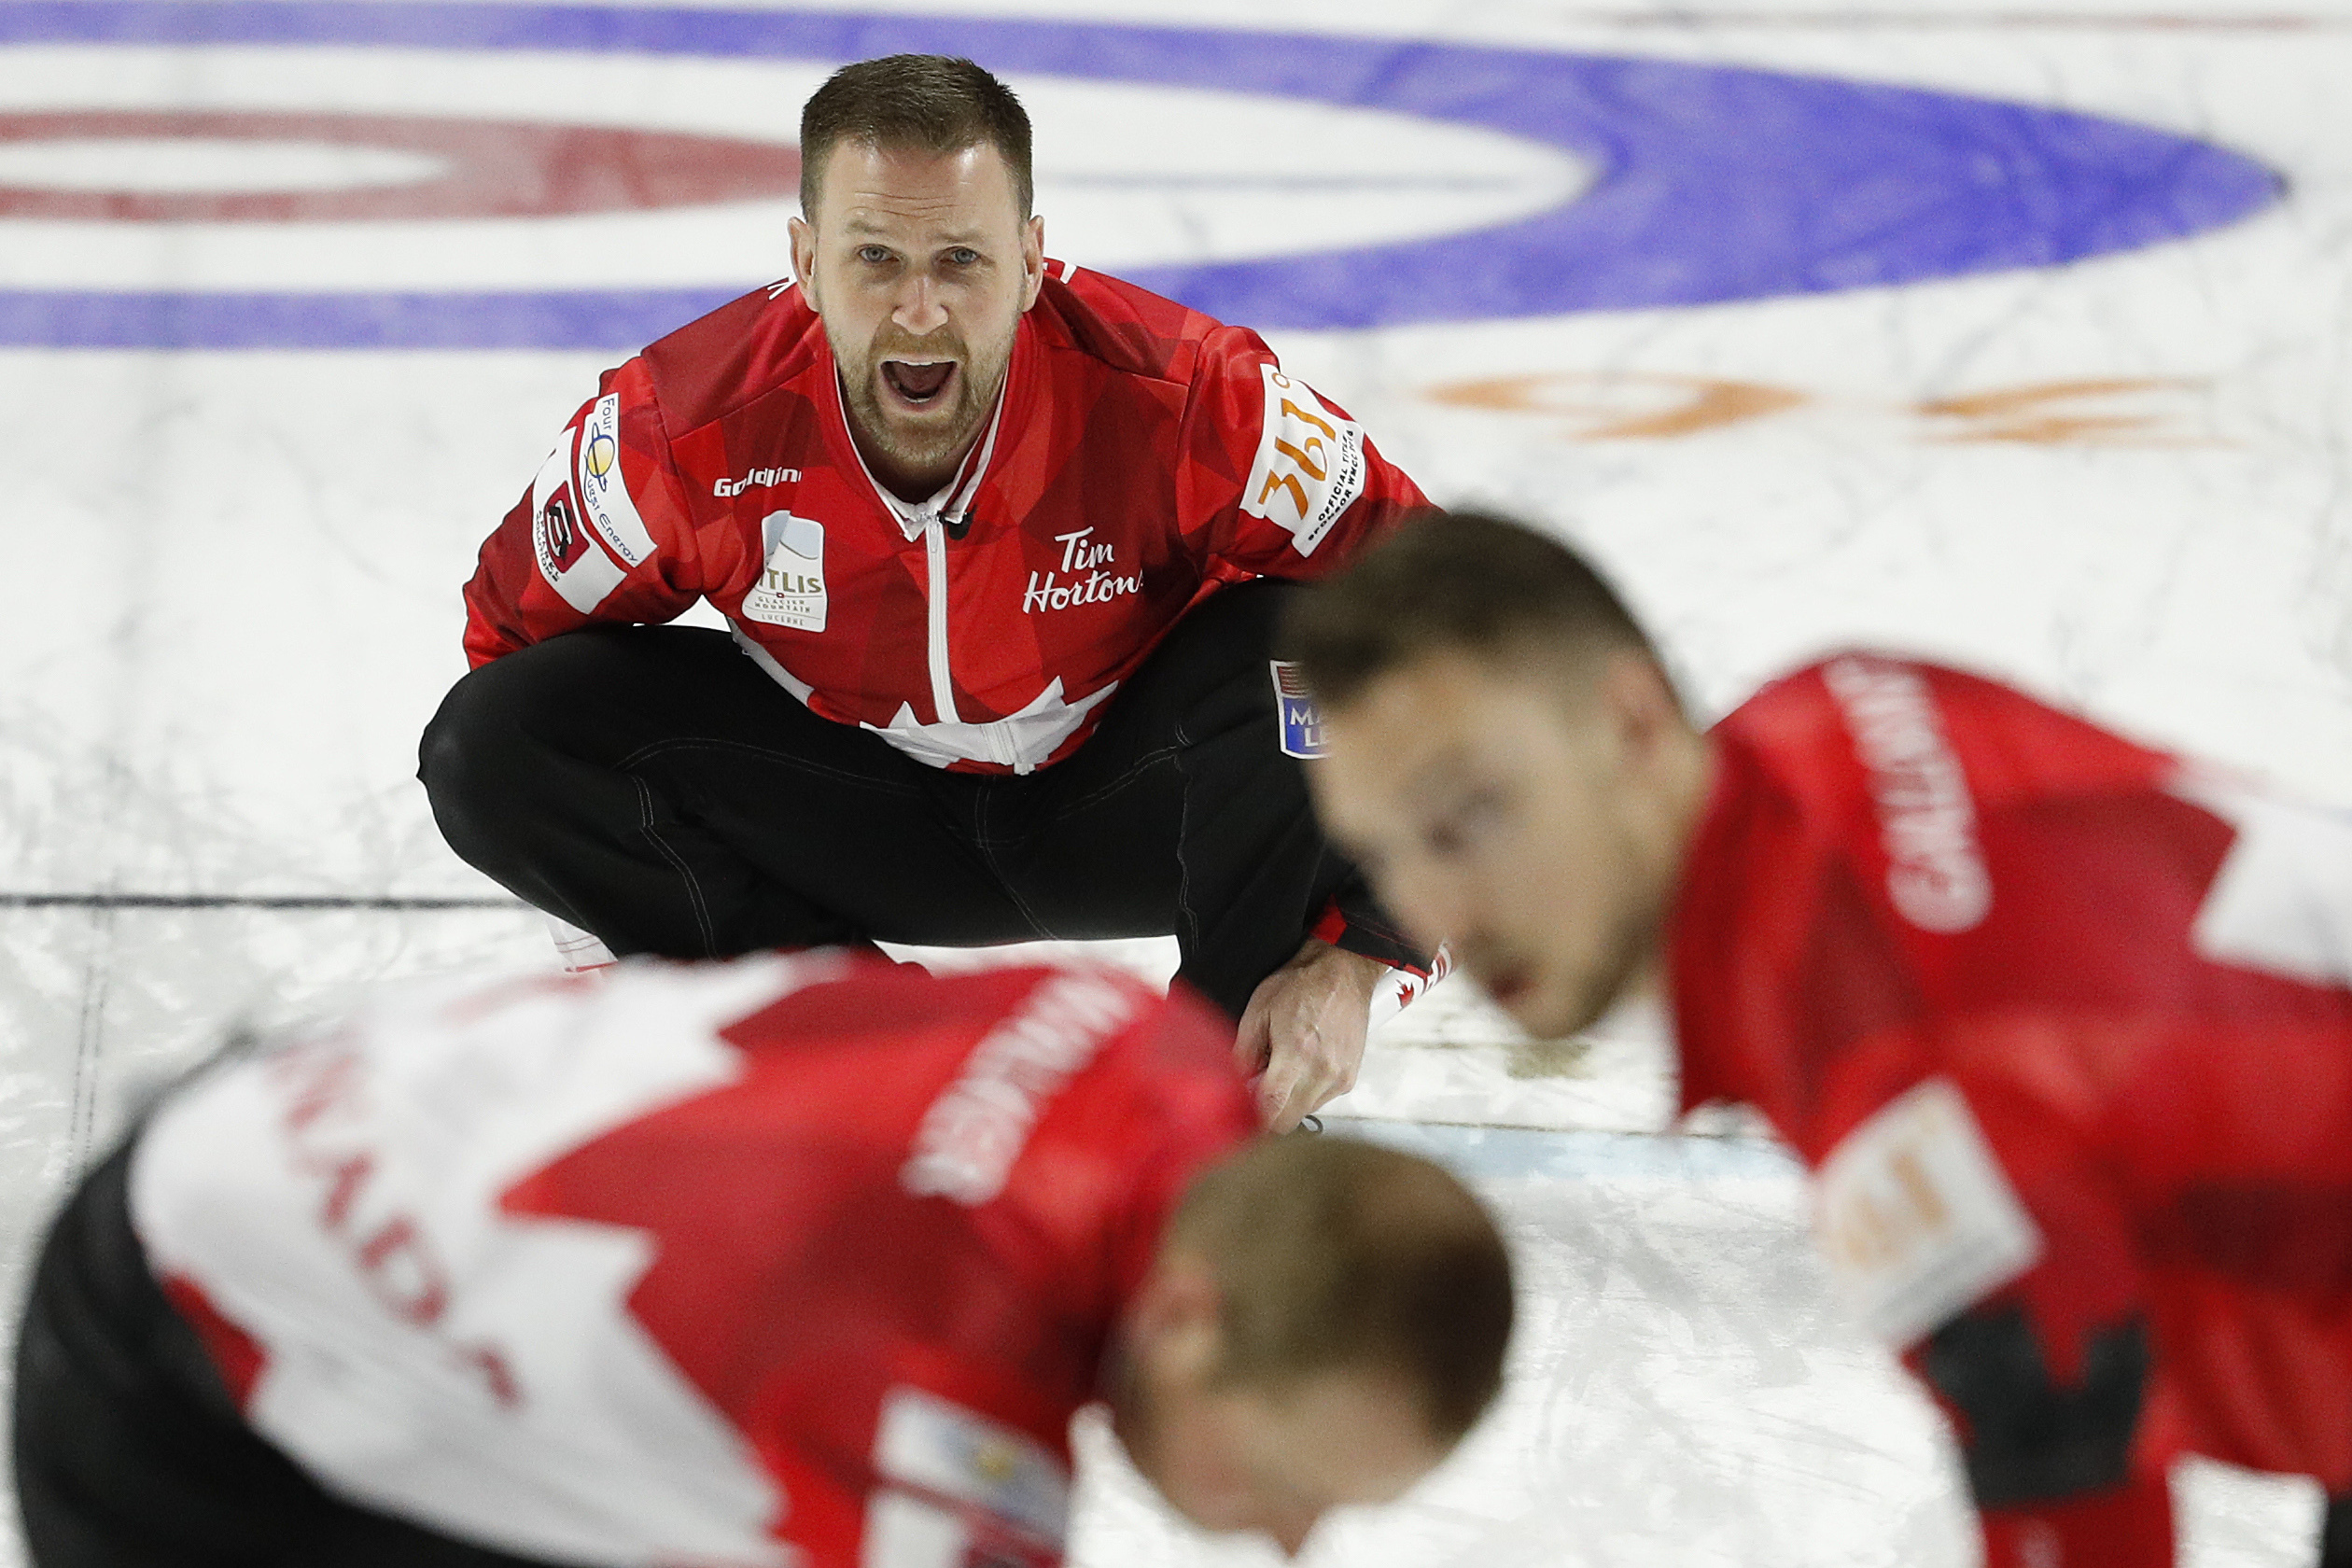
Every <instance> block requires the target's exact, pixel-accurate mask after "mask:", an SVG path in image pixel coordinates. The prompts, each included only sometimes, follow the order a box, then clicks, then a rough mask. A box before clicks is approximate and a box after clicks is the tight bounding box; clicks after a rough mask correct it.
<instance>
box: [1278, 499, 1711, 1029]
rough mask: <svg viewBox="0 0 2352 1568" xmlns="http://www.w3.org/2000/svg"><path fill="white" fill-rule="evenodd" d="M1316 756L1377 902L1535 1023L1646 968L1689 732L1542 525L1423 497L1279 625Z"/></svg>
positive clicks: (1689, 820) (1674, 852)
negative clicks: (1311, 724) (1306, 698)
mask: <svg viewBox="0 0 2352 1568" xmlns="http://www.w3.org/2000/svg"><path fill="white" fill-rule="evenodd" d="M1285 637H1286V639H1287V642H1288V645H1289V647H1288V651H1289V653H1290V656H1291V657H1293V658H1295V660H1297V661H1298V663H1299V665H1300V668H1301V673H1302V674H1303V675H1304V676H1305V678H1306V679H1307V683H1308V685H1309V687H1310V688H1311V689H1312V690H1313V691H1314V693H1315V694H1316V697H1317V700H1318V702H1319V703H1320V705H1321V707H1322V710H1323V735H1324V741H1325V745H1326V748H1327V749H1326V754H1325V756H1324V758H1323V761H1322V762H1320V763H1315V764H1312V765H1310V766H1309V769H1308V773H1309V782H1310V787H1311V788H1312V790H1313V791H1314V795H1315V801H1316V805H1317V807H1318V808H1319V810H1320V811H1321V812H1322V814H1323V819H1324V822H1325V824H1326V825H1327V826H1328V827H1329V829H1330V830H1331V833H1332V835H1333V837H1334V838H1335V840H1336V841H1337V842H1338V843H1339V844H1340V845H1341V846H1342V847H1345V848H1346V849H1348V850H1349V851H1350V852H1351V853H1352V854H1353V855H1355V856H1356V857H1357V859H1358V860H1359V861H1360V862H1361V863H1362V864H1363V866H1364V867H1365V870H1366V871H1367V872H1368V873H1369V874H1370V875H1371V877H1372V879H1373V881H1374V883H1375V885H1376V887H1377V888H1378V889H1379V894H1380V897H1381V899H1382V900H1383V902H1384V903H1387V905H1388V906H1389V908H1391V909H1392V910H1393V911H1394V912H1395V913H1396V915H1397V916H1398V917H1400V918H1401V919H1403V920H1404V921H1405V922H1406V923H1407V925H1408V926H1410V927H1411V928H1412V929H1413V930H1414V931H1416V932H1417V933H1418V934H1419V935H1420V936H1421V939H1422V940H1424V941H1428V942H1432V943H1435V942H1437V941H1446V942H1449V943H1450V944H1451V945H1452V947H1453V951H1454V954H1455V957H1456V958H1457V959H1460V960H1461V961H1462V963H1463V966H1464V967H1466V968H1467V969H1468V970H1469V971H1470V972H1471V973H1473V974H1474V975H1476V976H1477V979H1478V981H1479V983H1480V984H1481V985H1483V986H1484V987H1486V988H1487V990H1488V991H1489V992H1490V993H1491V995H1492V996H1493V997H1494V999H1495V1001H1497V1002H1499V1003H1500V1004H1501V1005H1502V1006H1503V1007H1504V1008H1505V1009H1506V1010H1507V1011H1508V1012H1510V1013H1511V1014H1512V1015H1513V1016H1515V1017H1516V1018H1518V1019H1519V1022H1520V1023H1521V1024H1523V1025H1525V1026H1526V1027H1527V1028H1528V1029H1531V1030H1532V1031H1533V1032H1535V1033H1538V1034H1547V1035H1561V1034H1568V1033H1573V1032H1574V1031H1575V1030H1576V1029H1582V1028H1584V1027H1585V1026H1586V1025H1587V1024H1589V1023H1590V1022H1591V1021H1592V1020H1593V1019H1594V1018H1596V1017H1598V1016H1599V1015H1601V1014H1602V1013H1603V1012H1604V1011H1606V1010H1607V1009H1608V1008H1609V1007H1610V1006H1611V1005H1612V1004H1613V1003H1615V1002H1616V1001H1617V1000H1618V999H1619V998H1620V997H1621V996H1622V995H1623V994H1624V993H1625V991H1626V990H1627V989H1628V988H1629V987H1630V986H1631V984H1632V983H1633V982H1634V981H1635V980H1637V979H1639V978H1641V977H1643V976H1644V975H1645V973H1646V972H1647V971H1648V969H1649V968H1650V966H1651V964H1652V963H1653V961H1654V959H1655V958H1656V955H1657V952H1658V949H1659V942H1660V939H1661V936H1662V931H1663V925H1664V920H1665V916H1666V912H1667V909H1668V907H1669V905H1670V903H1671V902H1672V899H1673V884H1674V878H1675V875H1676V874H1677V872H1678V870H1679V867H1680V864H1681V859H1682V851H1683V845H1684V841H1685V839H1686V838H1687V836H1688V833H1689V831H1690V828H1691V825H1692V824H1693V822H1694V821H1695V820H1696V819H1697V816H1698V814H1699V811H1700V809H1701V806H1702V805H1703V804H1704V800H1705V794H1706V790H1707V785H1708V780H1709V778H1710V777H1711V760H1710V750H1709V747H1708V743H1707V741H1706V740H1705V738H1704V737H1703V736H1701V735H1700V734H1699V733H1698V732H1697V731H1696V730H1694V729H1693V728H1692V726H1691V724H1690V722H1689V721H1688V720H1687V718H1686V717H1685V715H1684V713H1683V710H1682V707H1681V705H1680V703H1679V702H1678V700H1677V699H1676V697H1675V694H1674V690H1673V683H1672V681H1670V680H1669V679H1668V678H1667V675H1666V672H1665V670H1664V668H1663V666H1662V665H1661V664H1660V662H1659V657H1658V654H1657V651H1656V650H1655V649H1654V648H1653V647H1652V646H1651V644H1650V641H1649V639H1648V637H1646V636H1645V635H1644V633H1643V631H1642V628H1641V626H1640V625H1639V624H1638V623H1636V622H1635V621H1634V619H1633V617H1632V615H1631V612H1629V611H1628V610H1627V609H1626V608H1625V604H1624V601H1622V600H1621V599H1619V598H1618V597H1617V594H1616V593H1615V591H1613V590H1612V589H1611V588H1610V587H1609V585H1608V583H1607V582H1605V581H1603V579H1602V578H1601V577H1600V575H1599V574H1598V573H1596V572H1595V571H1594V570H1593V569H1592V567H1590V566H1589V565H1587V564H1586V562H1585V561H1584V560H1582V559H1581V558H1580V557H1578V556H1577V555H1576V553H1575V552H1574V551H1572V550H1570V549H1568V548H1567V547H1566V546H1565V545H1563V544H1561V543H1560V542H1559V541H1558V540H1557V539H1551V538H1549V537H1547V536H1546V535H1544V534H1540V533H1538V532H1536V531H1534V530H1533V529H1531V528H1527V527H1523V526H1521V525H1518V524H1516V523H1512V522H1509V521H1506V520H1505V519H1502V518H1498V517H1492V516H1487V515H1483V514H1478V513H1472V512H1456V513H1452V514H1445V513H1432V514H1429V515H1427V516H1425V517H1423V518H1421V519H1420V520H1418V521H1416V522H1415V523H1414V524H1412V525H1409V526H1407V527H1406V528H1405V529H1403V530H1401V531H1400V532H1399V533H1397V534H1396V535H1394V536H1393V537H1392V538H1390V539H1387V540H1385V541H1383V542H1382V543H1381V544H1380V545H1379V546H1378V547H1376V548H1375V549H1373V550H1372V551H1370V552H1368V553H1366V554H1365V556H1364V557H1362V558H1361V559H1359V560H1358V561H1357V562H1356V563H1355V564H1354V565H1353V566H1351V567H1350V568H1349V569H1348V570H1346V571H1345V572H1342V573H1340V574H1339V575H1338V576H1337V577H1336V578H1334V579H1332V580H1330V581H1328V582H1327V583H1326V584H1325V585H1323V586H1322V587H1321V588H1319V589H1317V590H1316V591H1314V592H1312V593H1309V594H1307V595H1302V596H1301V599H1300V602H1298V603H1297V604H1296V605H1295V607H1294V610H1293V613H1292V615H1291V618H1290V621H1289V623H1288V625H1287V626H1286V628H1285Z"/></svg>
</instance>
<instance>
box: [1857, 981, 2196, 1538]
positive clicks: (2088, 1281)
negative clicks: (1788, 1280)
mask: <svg viewBox="0 0 2352 1568" xmlns="http://www.w3.org/2000/svg"><path fill="white" fill-rule="evenodd" d="M2027 1029H2039V1031H2040V1033H2041V1034H2044V1035H2048V1036H2051V1038H2050V1039H2048V1040H2046V1041H2043V1042H2042V1043H2046V1044H2049V1045H2050V1046H2051V1054H2052V1055H2053V1056H2056V1055H2063V1054H2064V1052H2063V1049H2062V1048H2061V1046H2060V1043H2059V1042H2058V1041H2057V1039H2056V1038H2055V1037H2056V1033H2057V1031H2056V1029H2053V1028H2051V1027H2050V1026H2048V1025H2046V1024H2039V1023H2037V1024H2023V1023H2018V1022H2016V1021H2014V1020H2009V1019H2001V1020H1992V1021H1982V1022H1974V1023H1971V1024H1968V1025H1966V1026H1961V1027H1955V1028H1950V1029H1946V1030H1944V1031H1942V1032H1943V1033H1944V1034H1946V1035H1947V1036H1948V1038H1945V1039H1943V1040H1941V1041H1940V1042H1939V1048H1935V1049H1931V1050H1929V1051H1926V1052H1923V1053H1922V1056H1923V1057H1925V1058H1926V1059H1930V1060H1939V1061H1940V1062H1942V1063H1943V1064H1944V1067H1943V1071H1938V1072H1935V1073H1932V1074H1931V1075H1930V1076H1928V1077H1927V1078H1925V1079H1924V1080H1923V1081H1921V1082H1919V1083H1917V1084H1915V1085H1913V1086H1912V1087H1911V1088H1910V1089H1909V1090H1907V1091H1906V1092H1904V1093H1902V1094H1900V1095H1897V1096H1896V1097H1895V1098H1894V1099H1890V1100H1888V1101H1887V1102H1886V1103H1885V1104H1884V1105H1883V1107H1882V1108H1881V1109H1880V1110H1879V1111H1878V1112H1877V1113H1875V1114H1873V1115H1871V1116H1869V1117H1867V1118H1865V1119H1864V1120H1863V1121H1862V1123H1861V1124H1860V1125H1859V1126H1857V1127H1855V1129H1854V1130H1853V1131H1852V1132H1851V1133H1849V1134H1848V1135H1847V1136H1846V1137H1845V1138H1844V1139H1842V1140H1841V1141H1840V1143H1839V1144H1838V1146H1837V1147H1836V1148H1835V1149H1834V1150H1833V1151H1832V1152H1831V1153H1830V1155H1829V1156H1828V1157H1827V1159H1826V1160H1825V1161H1823V1163H1822V1165H1821V1166H1820V1168H1819V1169H1818V1171H1817V1173H1816V1175H1817V1188H1816V1196H1815V1211H1816V1215H1817V1222H1818V1224H1819V1226H1820V1232H1821V1236H1820V1239H1821V1241H1822V1245H1823V1251H1824V1253H1825V1254H1826V1255H1827V1259H1828V1262H1829V1266H1830V1272H1831V1274H1832V1276H1833V1277H1835V1278H1837V1279H1838V1280H1839V1281H1840V1283H1841V1286H1843V1287H1844V1289H1843V1292H1842V1294H1844V1295H1846V1297H1847V1299H1848V1301H1849V1303H1850V1304H1851V1305H1853V1306H1855V1308H1857V1309H1859V1311H1860V1314H1861V1316H1862V1317H1863V1319H1864V1321H1865V1322H1866V1323H1869V1324H1870V1326H1872V1327H1873V1328H1874V1329H1876V1330H1877V1331H1878V1332H1880V1333H1881V1334H1882V1335H1883V1336H1884V1337H1886V1338H1888V1339H1889V1340H1891V1341H1893V1342H1894V1343H1895V1344H1896V1345H1897V1347H1898V1348H1900V1349H1901V1350H1902V1352H1903V1360H1904V1363H1905V1365H1907V1366H1908V1367H1909V1368H1910V1369H1911V1372H1912V1374H1913V1375H1914V1376H1915V1377H1917V1378H1918V1379H1919V1380H1920V1382H1921V1383H1922V1384H1923V1385H1925V1389H1926V1391H1927V1392H1928V1393H1929V1394H1931V1395H1932V1396H1933V1397H1934V1399H1935V1400H1936V1402H1937V1404H1938V1405H1939V1407H1941V1408H1942V1410H1943V1412H1944V1415H1945V1417H1946V1418H1947V1419H1948V1420H1949V1421H1951V1423H1952V1427H1953V1435H1954V1436H1955V1437H1956V1438H1957V1439H1958V1441H1959V1445H1960V1450H1961V1457H1962V1459H1963V1461H1964V1463H1965V1464H1966V1467H1967V1477H1968V1485H1969V1491H1970V1492H1971V1494H1972V1496H1973V1498H1974V1501H1975V1503H1976V1505H1977V1514H1978V1519H1979V1520H1980V1522H1981V1525H1982V1526H1983V1531H1984V1547H1985V1562H1986V1565H1987V1568H2171V1564H2172V1562H2173V1561H2174V1557H2173V1552H2174V1543H2173V1519H2172V1505H2171V1495H2170V1491H2169V1489H2168V1486H2167V1481H2166V1473H2165V1462H2166V1460H2167V1459H2168V1458H2169V1457H2170V1456H2169V1454H2168V1453H2166V1452H2165V1451H2164V1447H2165V1445H2164V1443H2163V1440H2162V1439H2161V1438H2160V1437H2157V1438H2155V1440H2153V1441H2151V1438H2152V1437H2155V1434H2154V1433H2153V1432H2152V1431H2151V1425H2150V1422H2149V1419H2148V1418H2149V1407H2150V1405H2151V1403H2152V1402H2153V1396H2154V1395H2155V1393H2156V1391H2157V1389H2158V1387H2159V1385H2160V1382H2161V1379H2162V1370H2161V1368H2160V1366H2159V1365H2158V1364H2157V1357H2156V1349H2155V1344H2154V1339H2153V1336H2152V1334H2151V1332H2150V1325H2149V1309H2148V1305H2147V1302H2146V1299H2145V1287H2144V1284H2143V1281H2142V1275H2141V1269H2140V1266H2139V1263H2138V1261H2137V1258H2136V1255H2135V1245H2134V1231H2133V1226H2132V1224H2131V1220H2130V1216H2129V1211H2128V1208H2127V1206H2126V1204H2125V1201H2124V1199H2123V1197H2122V1195H2121V1191H2120V1189H2119V1187H2118V1185H2117V1180H2118V1179H2117V1178H2116V1176H2115V1175H2114V1174H2113V1173H2112V1172H2111V1171H2110V1170H2109V1169H2107V1167H2106V1161H2105V1160H2104V1158H2103V1157H2102V1155H2100V1153H2099V1150H2100V1143H2099V1141H2098V1137H2097V1131H2096V1128H2095V1127H2093V1126H2089V1125H2084V1123H2085V1122H2086V1121H2087V1120H2088V1119H2089V1118H2087V1117H2083V1116H2079V1115H2078V1113H2077V1112H2078V1111H2079V1108H2070V1107H2066V1106H2063V1105H2060V1104H2055V1103H2053V1102H2052V1101H2051V1099H2049V1098H2046V1095H2045V1092H2044V1085H2026V1084H2021V1083H2019V1082H2018V1081H2016V1079H2015V1078H2014V1077H2013V1076H2012V1075H2011V1074H2009V1073H2008V1072H2007V1071H1999V1072H1991V1071H1974V1070H1972V1069H1971V1068H1969V1067H1967V1066H1965V1065H1964V1066H1954V1065H1952V1064H1953V1063H1954V1062H1960V1063H1967V1062H1968V1061H1970V1060H1971V1058H1974V1059H1976V1060H1980V1061H1981V1060H1982V1059H1983V1058H1984V1057H1987V1056H1992V1055H1996V1054H2007V1055H2015V1054H2016V1046H2017V1045H2018V1044H2019V1042H2014V1041H2009V1040H2003V1039H2000V1038H1995V1037H1997V1036H2000V1035H2002V1034H2004V1033H2005V1032H2008V1031H2023V1030H2027ZM1885 1048H1886V1043H1885V1042H1884V1041H1883V1040H1882V1041H1881V1042H1878V1043H1876V1044H1875V1049H1877V1050H1884V1049H1885Z"/></svg>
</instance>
